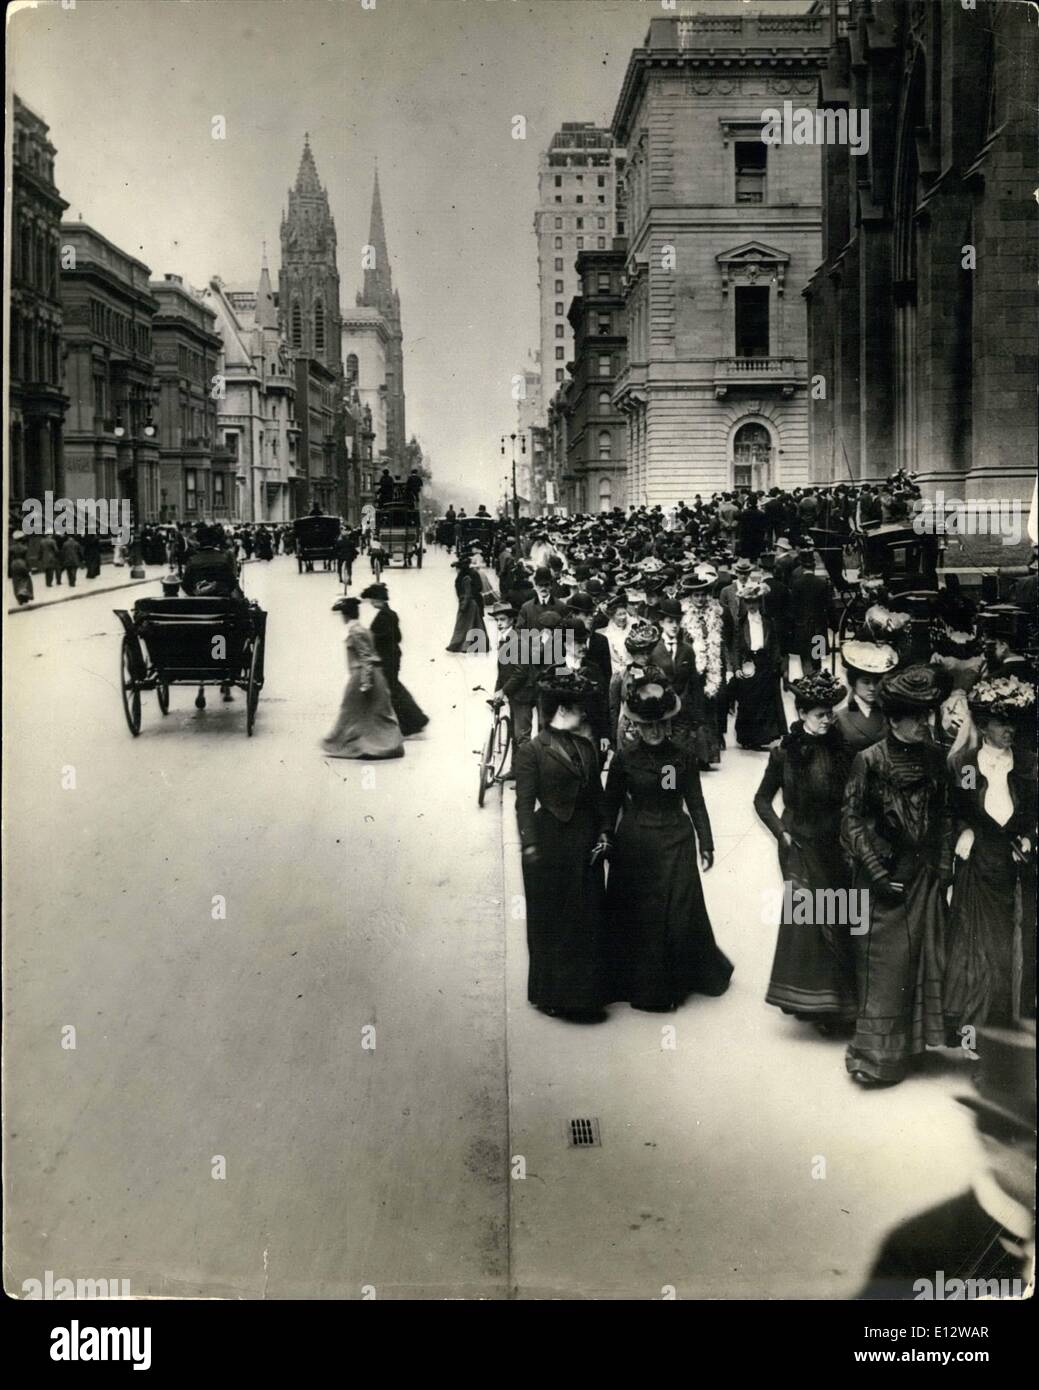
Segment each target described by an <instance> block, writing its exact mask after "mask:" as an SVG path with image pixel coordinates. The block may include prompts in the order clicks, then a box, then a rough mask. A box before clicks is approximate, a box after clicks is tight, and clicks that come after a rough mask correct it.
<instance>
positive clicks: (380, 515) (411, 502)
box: [375, 484, 425, 569]
mask: <svg viewBox="0 0 1039 1390" xmlns="http://www.w3.org/2000/svg"><path fill="white" fill-rule="evenodd" d="M375 536H376V539H377V540H378V541H380V542H381V544H382V547H383V549H384V551H385V552H386V555H385V559H384V562H383V563H384V564H387V565H392V564H393V562H394V561H395V560H397V561H399V562H400V563H401V564H402V565H404V566H406V567H407V566H410V565H411V562H412V560H414V562H415V564H416V565H417V566H418V568H419V569H421V568H422V556H423V554H424V552H425V542H424V540H423V535H422V513H421V510H420V508H419V506H418V500H417V498H414V497H408V496H407V494H406V492H405V491H404V489H403V487H402V486H401V485H399V484H398V485H397V486H396V487H395V488H394V500H393V501H392V502H390V503H388V504H387V505H386V506H382V507H377V508H376V509H375Z"/></svg>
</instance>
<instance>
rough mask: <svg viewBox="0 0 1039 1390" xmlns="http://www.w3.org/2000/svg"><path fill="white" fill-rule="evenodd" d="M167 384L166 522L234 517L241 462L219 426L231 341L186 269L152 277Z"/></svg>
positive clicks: (158, 370)
mask: <svg viewBox="0 0 1039 1390" xmlns="http://www.w3.org/2000/svg"><path fill="white" fill-rule="evenodd" d="M150 288H151V293H152V295H153V296H154V298H155V300H156V301H157V303H158V308H157V311H156V314H155V318H154V320H153V327H152V335H153V338H154V342H155V375H156V378H157V381H158V387H159V411H158V423H159V458H160V465H161V475H162V476H161V483H160V489H161V515H162V518H163V520H173V519H177V520H180V521H189V522H191V521H230V520H232V518H233V516H234V507H235V469H234V462H233V460H232V459H231V458H230V456H229V454H227V452H226V451H224V450H222V449H221V448H220V447H219V441H218V439H217V432H216V421H217V415H216V405H217V402H216V398H217V395H218V394H219V391H218V390H217V389H214V388H215V387H216V385H217V381H216V379H217V376H218V373H217V363H218V361H219V357H220V352H221V349H222V346H223V344H222V343H221V341H220V338H219V336H218V334H217V332H216V315H215V314H214V312H213V310H212V309H211V308H210V307H209V306H208V305H207V304H204V303H203V302H202V300H201V298H200V297H199V295H198V294H196V293H195V291H194V290H192V289H191V288H190V287H189V286H188V285H186V284H185V283H184V280H183V278H182V277H181V276H180V275H166V276H164V277H163V279H161V280H153V281H152V282H151V287H150Z"/></svg>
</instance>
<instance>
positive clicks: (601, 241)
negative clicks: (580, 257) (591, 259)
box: [595, 236, 606, 251]
mask: <svg viewBox="0 0 1039 1390" xmlns="http://www.w3.org/2000/svg"><path fill="white" fill-rule="evenodd" d="M595 246H596V249H597V250H598V251H605V250H606V238H605V237H604V236H601V237H596V239H595Z"/></svg>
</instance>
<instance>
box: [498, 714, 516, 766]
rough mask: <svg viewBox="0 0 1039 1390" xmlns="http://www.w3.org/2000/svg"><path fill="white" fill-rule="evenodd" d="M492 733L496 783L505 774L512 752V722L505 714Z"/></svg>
mask: <svg viewBox="0 0 1039 1390" xmlns="http://www.w3.org/2000/svg"><path fill="white" fill-rule="evenodd" d="M494 733H495V743H494V780H495V781H498V779H499V778H500V777H501V776H502V775H503V774H504V772H505V768H506V765H507V763H508V761H509V754H510V752H511V751H512V720H511V719H510V718H509V716H508V715H507V714H503V715H502V716H501V718H500V719H499V720H498V722H497V724H496V725H495V728H494Z"/></svg>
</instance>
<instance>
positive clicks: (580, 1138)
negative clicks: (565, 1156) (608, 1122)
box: [566, 1116, 602, 1149]
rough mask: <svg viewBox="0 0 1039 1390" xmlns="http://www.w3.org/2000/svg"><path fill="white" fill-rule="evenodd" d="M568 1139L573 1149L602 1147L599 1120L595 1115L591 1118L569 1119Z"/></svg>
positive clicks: (567, 1126) (567, 1125)
mask: <svg viewBox="0 0 1039 1390" xmlns="http://www.w3.org/2000/svg"><path fill="white" fill-rule="evenodd" d="M566 1141H567V1144H568V1145H569V1146H570V1148H572V1149H598V1148H601V1147H602V1139H601V1138H600V1136H599V1121H598V1120H597V1119H595V1117H594V1116H592V1117H591V1118H589V1119H582V1120H567V1122H566Z"/></svg>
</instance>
